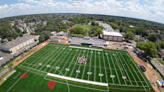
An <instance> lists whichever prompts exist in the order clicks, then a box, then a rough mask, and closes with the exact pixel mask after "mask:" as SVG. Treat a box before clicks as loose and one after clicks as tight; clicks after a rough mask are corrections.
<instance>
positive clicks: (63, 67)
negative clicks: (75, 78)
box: [61, 49, 77, 75]
mask: <svg viewBox="0 0 164 92" xmlns="http://www.w3.org/2000/svg"><path fill="white" fill-rule="evenodd" d="M73 50H75V51H76V49H73ZM73 50H71V53H74V51H73ZM76 52H77V51H76ZM75 55H76V54H75ZM71 57H72V56H71V55H69V58H68V59H67V61H66V62H65V64H64V66H62V69H61V71H63V69H65V66H66V64H67V62H68V61H69V60H70V58H71ZM72 59H73V58H72ZM71 63H72V61H70V62H69V66H70V65H71ZM69 66H67V67H68V69H70V67H69ZM66 72H67V71H66ZM66 72H65V73H64V75H65V74H66Z"/></svg>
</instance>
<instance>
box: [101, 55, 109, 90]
mask: <svg viewBox="0 0 164 92" xmlns="http://www.w3.org/2000/svg"><path fill="white" fill-rule="evenodd" d="M103 53H104V52H102V56H103V61H104V67H105V75H106V83H108V77H107V72H106V64H105V59H104V54H103ZM107 89H108V91H109V87H107Z"/></svg>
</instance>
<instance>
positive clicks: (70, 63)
mask: <svg viewBox="0 0 164 92" xmlns="http://www.w3.org/2000/svg"><path fill="white" fill-rule="evenodd" d="M74 50H75V51H76V50H79V49H74ZM77 52H78V51H76V52H75V55H76V53H77ZM72 53H73V51H72ZM73 59H74V57H73V58H72V60H71V62H69V66H68V68H69V69H70V66H71V65H72V61H73ZM68 60H69V59H68ZM73 65H74V67H75V66H76V64H74V63H73ZM73 70H74V68H73ZM72 72H73V71H72ZM72 72H71V73H72ZM66 74H67V71H66V72H65V73H64V75H66Z"/></svg>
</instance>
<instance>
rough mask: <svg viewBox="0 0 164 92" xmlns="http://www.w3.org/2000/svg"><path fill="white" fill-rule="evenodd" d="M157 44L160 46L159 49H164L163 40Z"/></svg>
mask: <svg viewBox="0 0 164 92" xmlns="http://www.w3.org/2000/svg"><path fill="white" fill-rule="evenodd" d="M159 44H160V46H161V48H162V49H164V40H163V41H161V42H160V43H159Z"/></svg>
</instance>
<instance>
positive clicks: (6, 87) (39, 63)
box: [0, 43, 154, 92]
mask: <svg viewBox="0 0 164 92" xmlns="http://www.w3.org/2000/svg"><path fill="white" fill-rule="evenodd" d="M15 70H16V72H15V73H14V74H13V75H12V76H11V77H9V78H8V79H7V81H5V82H4V83H3V84H2V85H1V86H0V92H132V91H133V92H154V90H153V89H152V87H151V85H150V83H149V81H148V80H147V79H146V77H145V76H144V74H143V72H142V71H141V70H140V69H139V68H138V66H137V64H136V63H135V61H134V60H133V59H132V58H131V57H130V55H129V54H128V53H127V52H126V51H120V50H109V49H102V48H90V47H86V46H71V45H64V44H56V43H49V44H48V45H46V46H45V47H43V48H42V49H40V50H39V51H37V52H36V53H35V54H33V55H32V56H30V57H29V58H27V59H26V60H25V61H24V62H22V63H21V64H20V65H18V66H17V67H16V68H15ZM23 73H27V74H28V76H27V77H26V78H23V79H21V78H20V76H21V75H22V74H23ZM49 81H54V82H56V85H55V86H54V88H53V89H49V88H48V87H49V86H48V83H49Z"/></svg>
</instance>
